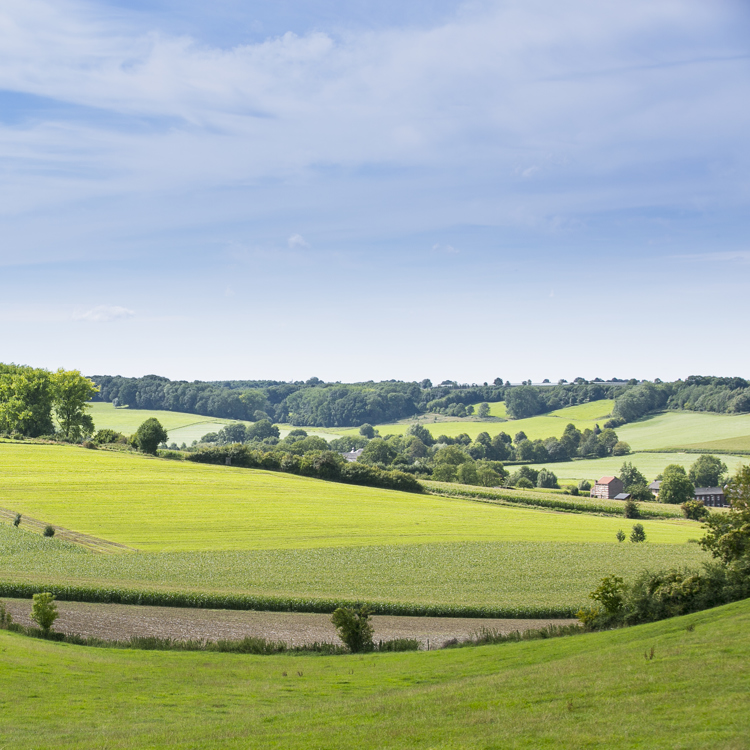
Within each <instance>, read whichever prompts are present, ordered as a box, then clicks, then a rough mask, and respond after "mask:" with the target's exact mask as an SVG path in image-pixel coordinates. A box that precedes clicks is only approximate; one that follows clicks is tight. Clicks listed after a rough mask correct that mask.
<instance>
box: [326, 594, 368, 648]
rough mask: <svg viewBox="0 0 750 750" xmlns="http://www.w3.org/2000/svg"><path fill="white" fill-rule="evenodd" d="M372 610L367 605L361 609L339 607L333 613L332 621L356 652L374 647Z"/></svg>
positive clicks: (347, 644) (340, 636) (346, 642)
mask: <svg viewBox="0 0 750 750" xmlns="http://www.w3.org/2000/svg"><path fill="white" fill-rule="evenodd" d="M371 611H372V610H370V608H369V607H368V606H367V605H364V606H362V607H359V609H352V608H351V607H339V608H338V609H337V610H336V611H335V612H334V613H333V614H332V615H331V622H332V623H333V624H334V625H335V626H336V630H337V631H338V634H339V638H341V640H342V641H343V642H344V643H345V644H346V646H347V647H348V648H349V650H350V651H351V652H352V653H354V654H357V653H360V652H362V651H372V650H373V648H374V644H373V642H372V623H371V622H370V614H371Z"/></svg>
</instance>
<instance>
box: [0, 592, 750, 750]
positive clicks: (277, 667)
mask: <svg viewBox="0 0 750 750" xmlns="http://www.w3.org/2000/svg"><path fill="white" fill-rule="evenodd" d="M375 635H376V637H377V632H376V634H375ZM649 653H652V654H653V658H652V659H648V658H644V654H646V655H648V654H649ZM748 664H750V602H747V601H745V602H739V603H736V604H731V605H728V606H725V607H720V608H717V609H714V610H708V611H705V612H700V613H697V614H693V615H689V616H687V617H680V618H674V619H672V620H667V621H664V622H659V623H653V624H649V625H640V626H637V627H632V628H627V629H623V630H617V631H610V632H604V633H594V634H588V635H578V636H571V637H567V638H559V639H553V640H547V641H528V642H522V643H507V644H503V645H497V646H483V647H471V648H462V649H455V650H439V651H430V652H416V653H404V654H367V655H364V656H335V657H322V656H287V655H283V656H267V657H262V656H261V657H257V656H242V655H234V654H215V653H200V652H199V653H175V652H160V651H135V650H115V649H98V648H86V647H81V646H72V645H66V644H56V643H52V642H49V641H42V640H36V639H31V638H26V637H23V636H20V635H15V634H11V633H8V632H4V631H0V669H2V681H1V682H0V705H2V708H3V711H2V712H0V736H2V738H3V745H4V746H5V747H17V748H31V747H34V748H42V747H43V748H61V749H62V748H102V747H106V748H111V749H113V750H115V749H117V748H143V747H149V748H176V747H179V748H215V747H221V748H242V749H243V750H244V749H245V748H255V747H257V748H269V747H278V748H282V747H283V748H289V749H292V750H293V749H294V748H305V749H307V748H332V749H335V748H351V747H357V748H396V747H399V748H403V747H411V748H424V749H425V750H426V749H427V748H438V749H443V750H447V749H448V748H450V749H452V748H458V747H460V748H482V749H483V750H486V749H488V748H498V749H500V748H533V749H534V750H535V749H536V748H553V747H554V748H558V747H561V748H585V747H590V748H594V747H607V748H608V749H612V750H618V749H619V748H634V747H643V748H654V749H658V748H665V749H666V748H669V749H670V750H672V749H673V748H683V749H686V750H687V749H691V748H696V749H697V748H736V749H737V750H739V748H744V747H747V738H748V737H750V713H749V712H748V710H747V708H748V695H750V670H748Z"/></svg>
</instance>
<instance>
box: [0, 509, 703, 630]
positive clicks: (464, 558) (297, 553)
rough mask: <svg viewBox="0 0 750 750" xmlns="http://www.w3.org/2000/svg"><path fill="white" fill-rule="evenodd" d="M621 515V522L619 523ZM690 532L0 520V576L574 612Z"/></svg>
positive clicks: (670, 557) (676, 552)
mask: <svg viewBox="0 0 750 750" xmlns="http://www.w3.org/2000/svg"><path fill="white" fill-rule="evenodd" d="M621 525H622V527H623V528H624V529H625V530H627V531H629V529H630V527H629V526H628V525H626V524H625V523H622V524H621ZM708 559H709V558H708V556H707V555H706V553H704V552H702V551H701V550H700V549H699V547H698V545H697V544H680V545H677V544H650V543H648V542H647V543H645V544H631V543H629V542H625V543H623V544H618V543H617V542H614V540H613V543H602V544H592V543H570V542H494V543H492V542H490V543H488V542H458V543H451V544H445V543H443V544H420V545H405V546H372V547H348V548H347V547H334V548H322V549H296V550H237V551H228V552H168V553H167V552H163V553H137V554H134V553H130V554H118V555H98V554H94V553H91V552H88V551H86V550H84V549H82V548H81V547H77V546H75V545H71V544H66V543H64V542H60V541H58V540H56V539H45V538H43V537H40V536H38V535H35V534H30V533H27V532H24V531H23V530H22V529H20V530H19V529H14V528H12V527H10V526H7V525H5V526H1V525H0V581H2V582H14V583H37V584H44V585H47V586H49V585H50V584H57V585H61V586H64V585H78V586H93V587H99V588H106V589H107V590H119V589H127V590H138V591H141V590H147V591H157V592H158V591H182V592H191V593H196V592H201V593H207V594H208V593H215V594H249V595H255V596H271V597H279V598H294V599H299V600H305V601H309V600H320V599H325V600H333V601H336V600H342V599H345V600H361V601H369V602H377V603H395V604H401V605H404V604H414V605H418V606H421V607H429V606H435V605H440V606H442V607H446V608H447V607H454V608H460V607H484V608H489V609H495V610H502V611H504V612H507V613H508V616H517V615H514V613H513V610H514V608H517V609H520V610H522V611H535V610H537V611H538V610H543V609H550V610H558V611H561V613H565V612H562V611H564V610H567V611H568V612H570V611H572V612H575V611H576V610H577V609H578V607H580V606H581V605H582V604H585V603H587V596H588V593H589V592H590V591H592V590H593V589H594V588H595V587H596V585H597V583H598V582H599V580H600V579H601V578H602V577H603V576H605V575H608V574H610V573H615V574H617V575H620V576H622V577H623V578H626V579H629V580H630V579H632V578H633V577H634V576H636V575H637V574H638V573H639V572H640V571H642V570H643V569H645V568H650V569H657V568H662V567H675V566H676V567H683V566H686V567H691V568H699V567H700V566H701V563H702V562H704V561H706V560H708Z"/></svg>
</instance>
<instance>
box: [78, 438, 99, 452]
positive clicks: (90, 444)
mask: <svg viewBox="0 0 750 750" xmlns="http://www.w3.org/2000/svg"><path fill="white" fill-rule="evenodd" d="M81 445H83V447H84V448H88V449H89V450H92V451H95V450H96V449H97V448H98V446H97V444H96V443H95V442H94V441H93V440H84V441H83V443H81Z"/></svg>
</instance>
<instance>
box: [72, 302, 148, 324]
mask: <svg viewBox="0 0 750 750" xmlns="http://www.w3.org/2000/svg"><path fill="white" fill-rule="evenodd" d="M134 315H135V311H134V310H129V309H128V308H127V307H119V306H117V305H98V306H97V307H93V308H91V310H87V311H86V312H83V313H74V315H73V319H74V320H85V321H88V322H90V323H111V322H112V321H113V320H125V319H127V318H132V317H133V316H134Z"/></svg>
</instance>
